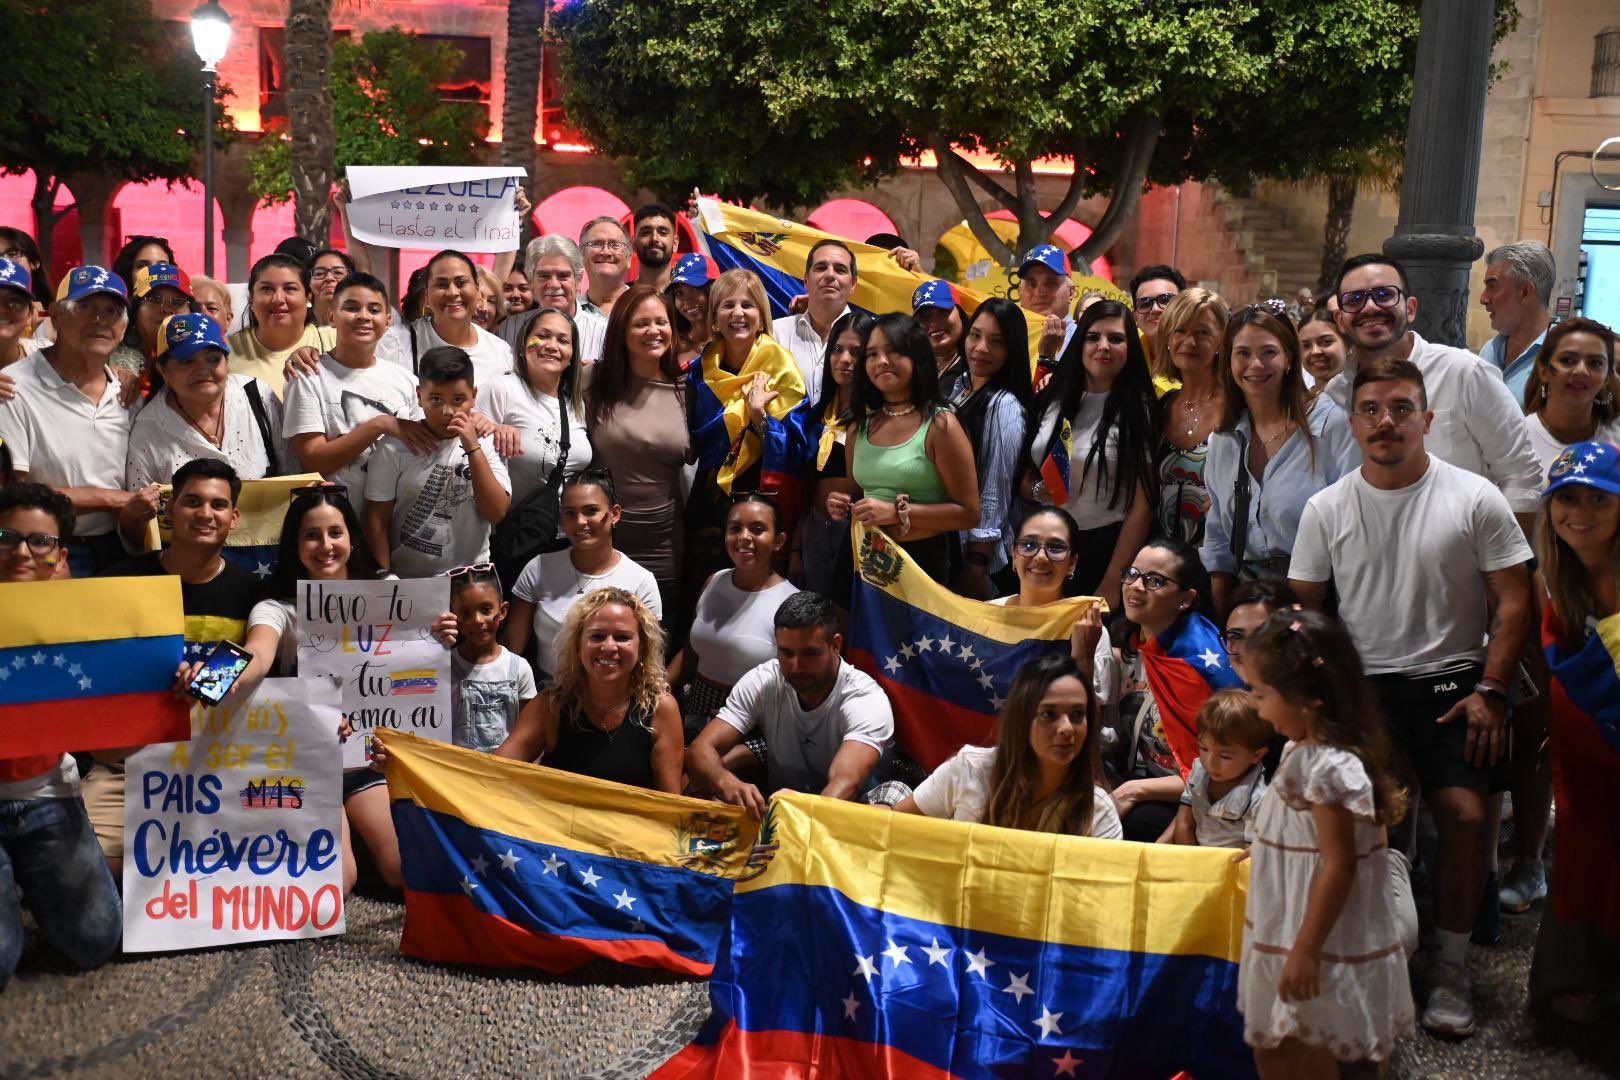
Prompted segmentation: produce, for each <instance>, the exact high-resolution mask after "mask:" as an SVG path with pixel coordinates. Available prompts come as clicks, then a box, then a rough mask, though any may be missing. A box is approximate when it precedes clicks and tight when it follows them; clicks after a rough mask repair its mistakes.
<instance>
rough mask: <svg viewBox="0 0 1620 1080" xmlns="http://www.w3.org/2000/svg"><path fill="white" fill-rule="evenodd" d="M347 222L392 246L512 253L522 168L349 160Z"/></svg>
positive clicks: (518, 228)
mask: <svg viewBox="0 0 1620 1080" xmlns="http://www.w3.org/2000/svg"><path fill="white" fill-rule="evenodd" d="M347 172H348V179H349V192H350V199H349V226H350V228H352V229H353V230H354V235H355V236H356V237H357V238H358V239H361V240H364V241H365V242H366V243H368V244H376V245H378V246H380V247H391V248H455V249H457V250H459V251H516V250H517V247H518V240H519V237H520V236H521V234H522V232H523V222H522V220H521V219H520V216H519V214H518V212H517V203H516V196H517V193H518V189H519V187H521V186H522V182H523V178H524V177H525V176H527V175H528V172H527V170H525V169H520V168H501V167H485V166H473V167H466V166H441V165H433V166H428V165H355V166H350V168H349V169H348V170H347Z"/></svg>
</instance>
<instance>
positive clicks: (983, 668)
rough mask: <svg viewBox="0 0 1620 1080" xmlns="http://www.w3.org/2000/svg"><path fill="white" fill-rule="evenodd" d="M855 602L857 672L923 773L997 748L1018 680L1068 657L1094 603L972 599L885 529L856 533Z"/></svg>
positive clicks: (856, 529) (856, 525) (860, 528)
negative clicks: (881, 698)
mask: <svg viewBox="0 0 1620 1080" xmlns="http://www.w3.org/2000/svg"><path fill="white" fill-rule="evenodd" d="M850 542H851V543H852V544H853V545H854V548H855V597H854V604H853V607H852V609H851V614H850V629H849V652H848V655H849V660H850V663H852V664H854V665H855V666H856V667H858V668H860V669H861V670H862V671H865V672H866V673H867V674H868V675H871V676H872V677H873V678H874V679H876V680H877V681H878V683H879V684H880V685H881V686H882V687H883V689H884V691H885V692H886V693H887V694H888V696H889V701H890V703H891V704H892V705H893V706H894V727H895V735H896V737H897V738H898V740H899V742H900V745H901V747H902V748H903V749H904V750H905V751H906V753H907V754H910V755H911V757H912V758H913V759H915V760H916V761H917V763H918V764H920V765H922V766H923V767H924V768H926V769H934V768H937V767H938V766H939V765H940V764H941V763H943V762H944V761H945V760H946V759H947V758H949V757H950V756H951V755H952V754H954V753H956V751H957V750H959V749H961V748H962V747H963V746H965V745H967V744H969V743H973V744H981V745H983V744H988V743H990V742H992V741H993V739H994V735H995V730H996V715H997V713H999V712H1000V710H1001V705H1002V702H1003V701H1004V700H1005V698H1006V696H1007V692H1008V689H1009V688H1010V687H1011V686H1012V680H1013V676H1014V675H1015V674H1016V673H1017V672H1018V669H1019V668H1021V667H1023V666H1024V665H1025V664H1027V663H1028V662H1029V661H1030V660H1033V659H1034V658H1035V657H1037V656H1040V655H1042V654H1044V653H1048V652H1058V651H1067V650H1068V649H1069V635H1070V633H1071V632H1072V631H1073V630H1074V624H1075V621H1076V620H1077V619H1079V618H1080V616H1081V614H1082V613H1083V612H1084V611H1085V610H1086V608H1087V607H1089V606H1090V605H1092V604H1098V603H1101V602H1102V601H1100V600H1098V599H1097V598H1096V597H1092V596H1081V597H1074V598H1073V599H1068V600H1061V601H1059V602H1057V603H1055V604H1048V605H1047V606H1045V607H1039V608H1026V607H1003V606H999V605H996V604H986V603H981V602H980V601H977V600H969V599H967V598H965V597H961V596H958V595H956V594H955V593H953V592H951V591H950V590H949V589H947V588H945V586H943V585H941V584H940V583H939V582H937V581H935V580H934V579H933V578H931V577H929V576H928V575H927V574H926V573H924V572H923V571H922V570H920V569H918V568H917V566H916V564H914V563H913V562H912V561H911V559H910V557H909V556H907V555H906V553H905V550H904V549H903V548H901V546H900V545H899V544H898V543H896V542H895V541H894V540H893V539H891V538H890V537H889V536H887V535H886V534H885V533H883V532H882V531H881V530H878V529H869V528H867V527H866V526H864V525H862V524H861V523H860V522H858V521H857V522H853V523H852V525H851V528H850Z"/></svg>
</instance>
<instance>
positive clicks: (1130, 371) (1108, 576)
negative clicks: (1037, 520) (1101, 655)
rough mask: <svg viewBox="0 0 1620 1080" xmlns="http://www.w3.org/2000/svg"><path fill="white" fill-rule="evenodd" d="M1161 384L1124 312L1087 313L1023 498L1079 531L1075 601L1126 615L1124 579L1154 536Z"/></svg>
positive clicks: (1062, 370)
mask: <svg viewBox="0 0 1620 1080" xmlns="http://www.w3.org/2000/svg"><path fill="white" fill-rule="evenodd" d="M1155 412H1156V405H1155V402H1154V400H1153V383H1152V380H1151V379H1150V378H1149V375H1148V368H1147V359H1146V357H1144V356H1143V354H1142V342H1141V337H1140V335H1138V334H1137V332H1136V322H1135V320H1133V319H1132V318H1131V314H1130V312H1129V311H1127V310H1125V305H1124V304H1121V303H1119V302H1118V301H1115V300H1102V301H1099V302H1097V303H1095V304H1093V305H1091V307H1089V308H1087V309H1086V311H1085V313H1084V314H1083V315H1081V316H1080V321H1079V323H1078V324H1077V325H1076V326H1075V330H1074V336H1073V338H1072V339H1070V341H1069V347H1068V349H1066V350H1065V351H1064V357H1063V360H1062V362H1061V363H1059V365H1058V369H1057V374H1056V375H1055V376H1053V378H1052V381H1051V382H1050V383H1048V384H1047V386H1046V389H1045V390H1043V391H1041V396H1040V398H1039V399H1038V400H1037V401H1036V404H1035V408H1034V410H1033V415H1034V416H1038V417H1039V418H1040V419H1039V421H1038V422H1037V423H1036V425H1035V427H1034V429H1033V430H1032V431H1031V432H1030V433H1029V436H1028V438H1027V439H1026V440H1025V444H1026V451H1025V453H1024V455H1023V457H1022V459H1021V460H1022V461H1023V463H1024V468H1023V471H1022V472H1023V478H1022V481H1021V487H1020V494H1022V495H1023V496H1024V498H1025V499H1028V500H1030V501H1033V502H1035V503H1045V502H1061V504H1062V505H1063V507H1064V509H1066V510H1067V511H1068V512H1069V514H1070V515H1071V516H1072V517H1073V518H1074V520H1075V521H1076V522H1077V523H1078V525H1079V528H1080V533H1079V536H1078V539H1077V541H1076V551H1075V554H1076V556H1077V557H1078V563H1077V566H1078V569H1077V571H1076V573H1075V576H1074V578H1073V580H1072V581H1071V582H1070V583H1069V585H1068V588H1069V590H1070V595H1088V594H1096V595H1099V596H1101V597H1102V598H1103V599H1104V600H1106V601H1107V602H1108V606H1109V608H1110V609H1112V610H1115V611H1118V610H1119V602H1120V587H1119V572H1120V570H1121V569H1123V568H1124V567H1125V566H1126V565H1127V564H1128V560H1129V559H1130V557H1131V555H1132V554H1134V553H1135V551H1136V549H1137V548H1138V547H1140V546H1141V545H1142V541H1144V540H1146V539H1147V537H1148V533H1149V531H1150V530H1151V529H1152V526H1153V497H1152V495H1151V491H1152V485H1153V453H1154V447H1155V444H1156V442H1157V440H1158V437H1159V433H1158V426H1157V424H1156V423H1155V420H1154V417H1155Z"/></svg>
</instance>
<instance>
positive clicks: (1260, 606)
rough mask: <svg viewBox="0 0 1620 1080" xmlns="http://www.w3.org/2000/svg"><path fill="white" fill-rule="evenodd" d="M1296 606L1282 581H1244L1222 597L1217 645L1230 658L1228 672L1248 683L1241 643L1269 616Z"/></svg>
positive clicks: (1291, 592) (1297, 598)
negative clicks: (1221, 627) (1223, 609)
mask: <svg viewBox="0 0 1620 1080" xmlns="http://www.w3.org/2000/svg"><path fill="white" fill-rule="evenodd" d="M1297 603H1299V597H1297V596H1295V595H1294V590H1293V589H1290V588H1289V587H1288V583H1287V582H1286V581H1245V582H1243V584H1241V585H1239V586H1237V587H1236V588H1235V589H1233V590H1232V591H1231V593H1230V594H1229V595H1228V596H1227V598H1226V619H1225V620H1224V625H1225V627H1226V629H1224V630H1222V631H1221V644H1222V645H1224V646H1226V655H1227V656H1228V657H1230V658H1231V661H1232V670H1233V671H1235V672H1237V675H1238V678H1240V679H1242V680H1243V681H1244V682H1245V683H1247V682H1248V681H1249V678H1248V676H1247V675H1246V674H1245V673H1244V671H1243V643H1244V642H1245V641H1247V640H1248V638H1249V635H1250V634H1252V633H1254V632H1255V631H1256V630H1258V629H1260V628H1261V627H1262V626H1264V625H1265V624H1266V620H1267V619H1269V618H1271V613H1272V612H1274V611H1276V610H1277V609H1278V608H1285V607H1289V606H1291V605H1294V604H1297Z"/></svg>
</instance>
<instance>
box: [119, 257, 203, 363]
mask: <svg viewBox="0 0 1620 1080" xmlns="http://www.w3.org/2000/svg"><path fill="white" fill-rule="evenodd" d="M129 284H130V290H129V291H130V297H129V327H128V328H127V329H126V330H125V331H124V344H123V345H122V346H121V347H120V349H119V351H118V352H116V353H114V354H113V361H112V364H113V367H115V368H116V367H126V368H128V369H130V370H132V371H139V372H147V373H148V378H147V381H148V385H149V389H150V390H153V391H155V390H156V389H157V388H158V387H159V386H161V385H162V378H161V376H159V377H156V378H154V377H152V373H151V361H152V360H153V359H154V358H155V357H156V356H157V354H158V353H159V352H161V351H162V349H163V347H164V346H163V342H162V341H160V340H159V331H160V330H161V329H162V327H163V322H164V320H165V319H169V318H173V317H174V316H176V315H186V314H189V313H191V312H194V311H196V310H197V301H196V299H195V297H193V296H192V294H191V279H190V278H189V277H188V276H187V275H186V272H185V271H184V270H182V269H180V268H179V267H178V266H176V265H174V264H173V263H167V262H158V263H151V264H149V265H147V266H143V267H141V268H140V269H139V270H137V271H135V279H134V280H133V281H131V282H130V283H129ZM120 358H123V359H122V361H120Z"/></svg>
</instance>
